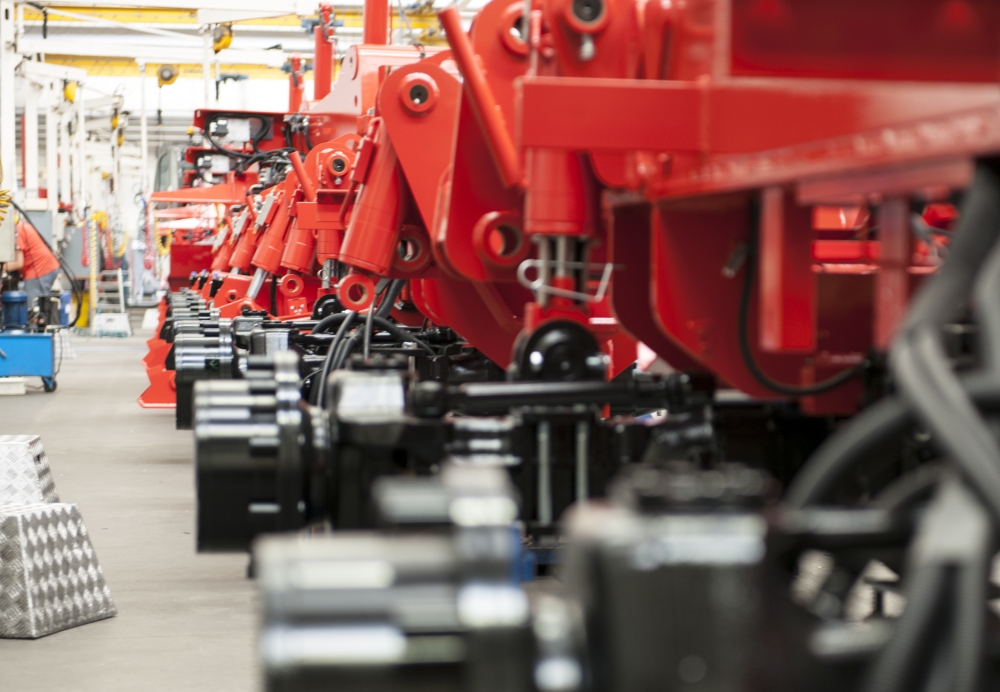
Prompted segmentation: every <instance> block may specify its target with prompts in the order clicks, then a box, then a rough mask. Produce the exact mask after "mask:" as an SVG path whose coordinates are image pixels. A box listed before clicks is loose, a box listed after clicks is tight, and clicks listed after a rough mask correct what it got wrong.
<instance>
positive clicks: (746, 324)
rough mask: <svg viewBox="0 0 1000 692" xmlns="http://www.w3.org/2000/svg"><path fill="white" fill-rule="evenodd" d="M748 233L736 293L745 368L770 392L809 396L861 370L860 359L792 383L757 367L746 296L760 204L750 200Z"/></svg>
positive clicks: (753, 274) (754, 256)
mask: <svg viewBox="0 0 1000 692" xmlns="http://www.w3.org/2000/svg"><path fill="white" fill-rule="evenodd" d="M748 225H749V236H748V238H747V258H746V269H744V274H743V289H742V292H741V293H740V312H739V320H738V330H739V342H740V353H741V354H742V356H743V362H744V363H745V364H746V367H747V370H749V371H750V374H751V375H753V378H754V379H755V380H757V382H759V383H760V384H761V385H763V386H764V387H767V388H768V389H770V390H771V391H772V392H776V393H778V394H784V395H785V396H812V395H815V394H822V393H823V392H829V391H830V390H832V389H836V388H837V387H839V386H841V385H843V384H844V383H845V382H847V381H849V380H851V379H852V378H854V377H856V376H857V375H858V374H860V373H861V370H862V368H863V367H864V365H865V364H864V363H859V364H858V365H855V366H852V367H849V368H846V369H844V370H842V371H840V372H839V373H837V374H836V375H834V376H832V377H830V378H828V379H825V380H823V381H821V382H817V383H816V384H811V385H794V384H788V383H785V382H779V381H777V380H775V379H774V378H773V377H771V376H770V375H768V374H767V373H766V372H764V371H763V369H761V367H760V364H758V363H757V359H756V358H755V357H754V353H753V349H752V348H751V347H750V297H751V295H752V294H753V284H754V280H755V279H756V276H757V261H758V254H759V252H758V247H757V242H758V235H759V232H758V231H759V226H760V205H759V204H758V203H752V204H750V218H749V222H748Z"/></svg>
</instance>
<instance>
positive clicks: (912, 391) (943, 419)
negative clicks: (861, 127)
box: [889, 161, 1000, 518]
mask: <svg viewBox="0 0 1000 692" xmlns="http://www.w3.org/2000/svg"><path fill="white" fill-rule="evenodd" d="M998 169H1000V161H993V162H981V163H980V164H979V165H978V166H977V168H976V175H975V178H974V179H973V182H972V185H971V187H970V188H969V191H968V193H967V194H966V196H965V199H964V201H963V204H962V210H961V213H960V216H959V220H958V226H957V229H956V232H955V234H954V239H953V241H952V243H951V249H950V252H949V253H948V260H947V261H946V262H945V263H944V264H943V265H942V267H941V270H940V271H939V272H938V274H937V276H935V277H934V279H933V280H932V281H931V282H929V283H928V284H926V285H925V287H924V289H923V290H922V291H921V292H920V293H919V294H918V295H917V297H916V299H915V300H914V301H913V305H912V307H911V309H910V313H909V314H908V316H907V320H906V324H905V326H904V329H903V331H902V332H901V334H900V336H899V337H898V338H897V339H896V342H895V343H894V344H893V349H892V354H891V357H890V360H889V363H890V366H891V368H892V372H893V374H894V375H895V377H896V381H897V383H898V385H899V388H900V391H901V392H902V393H903V395H904V396H905V397H906V399H907V400H908V401H909V402H910V404H911V405H912V406H913V409H914V411H915V412H916V414H917V416H918V417H919V419H920V420H921V421H922V422H923V423H924V424H925V425H927V426H928V428H929V429H930V431H931V432H932V433H933V435H934V439H935V442H936V444H937V446H938V448H939V449H940V450H941V451H942V452H944V453H945V454H946V455H947V456H948V457H949V458H950V459H951V460H952V461H953V462H954V463H955V464H956V466H958V468H959V469H960V470H961V471H962V473H963V475H964V476H965V477H966V478H967V479H968V480H969V481H970V486H971V489H972V490H973V491H974V492H976V493H977V494H978V495H979V496H980V497H981V498H982V499H983V500H984V502H985V503H986V506H987V507H988V508H989V510H990V511H991V513H992V514H993V515H994V517H995V518H1000V465H998V464H997V460H998V459H1000V446H998V445H997V440H996V438H995V437H994V436H993V434H992V432H991V431H990V429H989V427H988V426H987V424H986V421H985V420H984V419H983V418H982V416H980V415H979V412H978V410H977V409H976V407H975V405H974V404H973V402H972V401H971V400H970V398H969V396H968V395H967V394H966V392H965V390H964V389H963V388H962V385H961V383H960V382H959V380H958V377H957V376H956V375H955V373H954V371H953V370H952V368H951V365H950V364H949V362H948V360H947V356H946V354H945V351H944V347H943V345H942V339H941V328H942V327H943V326H944V325H945V324H946V323H947V322H948V321H950V320H951V319H953V317H954V315H955V314H956V313H957V312H958V311H959V310H960V309H961V306H962V305H963V304H964V303H965V302H966V301H967V300H968V298H969V296H970V294H971V292H972V289H973V286H974V282H977V281H978V279H979V275H980V269H981V268H982V267H983V264H984V262H985V261H986V260H987V258H988V259H989V260H991V262H997V261H1000V253H992V252H990V250H991V248H992V247H993V245H994V244H995V243H997V242H1000V241H998V237H1000V175H998ZM989 275H990V271H987V272H986V273H985V277H986V279H989V278H990V277H989ZM983 337H984V339H989V338H991V332H990V331H989V330H986V331H984V332H983ZM986 346H987V349H989V348H990V347H991V346H995V345H994V344H988V343H987V344H986Z"/></svg>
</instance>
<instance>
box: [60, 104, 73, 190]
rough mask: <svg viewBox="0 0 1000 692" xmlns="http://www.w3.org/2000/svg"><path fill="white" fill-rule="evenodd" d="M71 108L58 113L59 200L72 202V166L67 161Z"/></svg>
mask: <svg viewBox="0 0 1000 692" xmlns="http://www.w3.org/2000/svg"><path fill="white" fill-rule="evenodd" d="M72 112H73V111H72V108H67V109H65V110H63V111H62V112H61V113H59V202H60V203H62V204H72V202H73V197H72V190H71V187H72V186H71V184H70V173H71V171H72V170H73V168H72V167H71V166H70V162H69V152H70V146H69V123H70V120H72Z"/></svg>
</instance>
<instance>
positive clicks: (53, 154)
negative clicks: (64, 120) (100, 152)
mask: <svg viewBox="0 0 1000 692" xmlns="http://www.w3.org/2000/svg"><path fill="white" fill-rule="evenodd" d="M58 89H59V87H58V86H57V85H56V84H55V83H51V84H49V93H48V98H47V99H46V104H45V188H46V190H48V193H47V194H48V208H49V215H50V216H51V218H52V223H53V226H52V227H53V228H55V225H54V224H55V221H56V218H57V217H58V215H59V113H58V112H57V111H56V103H58V99H59V97H58Z"/></svg>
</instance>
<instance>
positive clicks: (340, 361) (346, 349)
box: [331, 327, 366, 370]
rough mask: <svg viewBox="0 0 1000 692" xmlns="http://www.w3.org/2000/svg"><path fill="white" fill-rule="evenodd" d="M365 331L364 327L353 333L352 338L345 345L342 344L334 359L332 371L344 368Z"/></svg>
mask: <svg viewBox="0 0 1000 692" xmlns="http://www.w3.org/2000/svg"><path fill="white" fill-rule="evenodd" d="M365 331H366V330H365V328H364V327H361V328H359V329H355V330H354V332H352V333H351V336H350V338H349V339H347V340H346V341H344V343H343V344H341V347H340V350H339V352H338V353H337V355H336V356H335V358H334V361H333V367H332V368H331V370H340V369H341V368H342V367H344V362H345V361H346V360H347V359H348V357H350V355H351V353H353V352H354V349H355V348H356V347H357V345H358V341H360V340H361V338H362V334H363V333H364V332H365Z"/></svg>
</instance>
